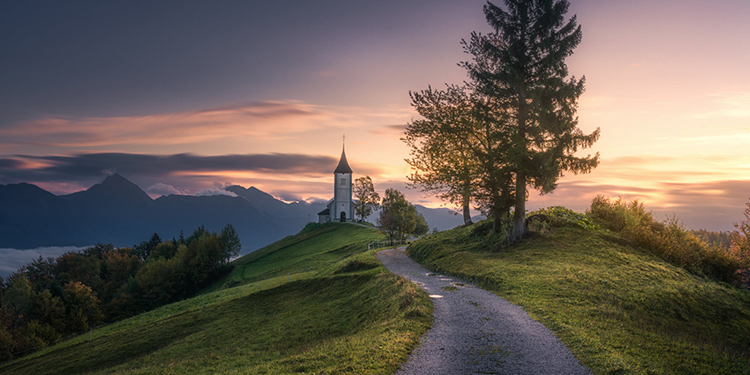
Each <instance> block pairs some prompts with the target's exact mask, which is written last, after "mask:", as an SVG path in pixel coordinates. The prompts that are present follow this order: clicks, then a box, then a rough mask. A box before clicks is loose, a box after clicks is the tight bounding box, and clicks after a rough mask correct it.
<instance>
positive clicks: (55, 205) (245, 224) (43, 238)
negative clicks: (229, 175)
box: [0, 174, 461, 254]
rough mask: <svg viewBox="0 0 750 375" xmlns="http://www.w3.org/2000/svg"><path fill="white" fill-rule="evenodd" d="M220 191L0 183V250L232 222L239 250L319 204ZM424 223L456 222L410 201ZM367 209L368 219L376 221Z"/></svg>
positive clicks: (273, 235) (298, 224)
mask: <svg viewBox="0 0 750 375" xmlns="http://www.w3.org/2000/svg"><path fill="white" fill-rule="evenodd" d="M226 190H227V191H229V192H232V193H234V194H236V195H237V196H236V197H231V196H226V195H214V196H200V197H198V196H185V195H169V196H162V197H160V198H158V199H155V200H154V199H151V197H149V196H148V194H146V193H145V192H144V191H143V190H142V189H141V188H140V187H138V185H136V184H134V183H132V182H130V181H129V180H128V179H126V178H125V177H123V176H120V175H118V174H113V175H111V176H108V177H107V178H105V179H104V181H102V182H101V183H99V184H96V185H94V186H92V187H91V188H89V189H87V190H85V191H80V192H77V193H73V194H69V195H62V196H56V195H54V194H52V193H50V192H48V191H45V190H44V189H41V188H39V187H37V186H35V185H31V184H27V183H21V184H10V185H0V248H15V249H30V248H36V247H43V246H89V245H93V244H96V243H100V242H101V243H112V244H114V245H115V246H133V245H135V244H138V243H140V242H141V241H146V240H148V239H149V238H150V237H151V235H152V234H154V233H158V234H159V236H160V237H162V238H164V239H169V238H173V237H178V236H179V235H180V232H183V233H184V234H185V235H188V234H190V233H192V231H193V230H195V229H196V228H198V227H199V226H205V228H206V229H207V230H211V231H220V230H221V229H222V228H223V227H224V226H226V225H227V224H232V225H233V226H234V227H235V229H236V230H237V233H238V234H239V236H240V240H241V241H242V248H243V250H242V254H246V253H248V252H250V251H252V250H255V249H258V248H260V247H262V246H265V245H268V244H270V243H272V242H274V241H277V240H279V239H280V238H282V237H285V236H288V235H292V234H294V233H297V232H298V231H299V230H300V229H302V228H303V227H304V226H305V225H306V224H307V223H308V222H310V221H314V222H317V220H318V216H317V214H318V212H320V211H322V210H324V209H325V207H326V205H325V203H307V202H293V203H286V202H282V201H280V200H278V199H276V198H274V197H273V196H271V195H270V194H268V193H265V192H263V191H261V190H259V189H257V188H255V187H250V188H247V189H246V188H244V187H242V186H236V185H235V186H230V187H227V188H226ZM417 210H418V211H419V212H420V213H422V214H423V215H424V216H425V219H426V220H427V223H428V225H429V226H430V228H438V229H441V230H442V229H450V228H453V227H455V226H457V225H460V224H461V219H460V217H458V216H455V215H453V213H452V211H450V210H448V209H446V208H439V209H430V208H426V207H423V206H417ZM376 218H377V215H376V214H374V215H372V216H371V217H370V220H376Z"/></svg>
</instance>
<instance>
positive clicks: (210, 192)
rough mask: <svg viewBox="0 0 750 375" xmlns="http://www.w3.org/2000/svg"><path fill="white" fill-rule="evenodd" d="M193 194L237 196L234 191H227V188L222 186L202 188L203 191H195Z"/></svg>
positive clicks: (202, 195)
mask: <svg viewBox="0 0 750 375" xmlns="http://www.w3.org/2000/svg"><path fill="white" fill-rule="evenodd" d="M193 195H195V196H196V197H210V196H214V195H226V196H229V197H236V196H237V194H235V193H232V192H231V191H226V190H224V189H221V188H209V189H206V190H201V191H199V192H197V193H195V194H193Z"/></svg>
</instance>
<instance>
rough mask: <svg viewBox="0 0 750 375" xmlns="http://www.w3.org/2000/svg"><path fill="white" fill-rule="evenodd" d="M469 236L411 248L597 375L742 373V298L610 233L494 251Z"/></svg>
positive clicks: (745, 343) (562, 236)
mask: <svg viewBox="0 0 750 375" xmlns="http://www.w3.org/2000/svg"><path fill="white" fill-rule="evenodd" d="M486 249H487V246H486V245H484V244H483V243H482V240H481V239H477V238H473V237H472V234H471V228H457V229H454V230H453V231H448V232H442V233H440V234H437V235H433V236H430V237H428V238H426V239H424V240H420V241H418V242H416V243H415V244H412V245H411V246H410V247H409V249H408V251H409V254H410V256H411V257H412V258H414V259H416V260H418V261H419V262H421V263H422V264H424V265H426V266H427V267H429V268H430V269H432V270H435V271H438V272H444V273H449V274H453V275H457V276H460V277H464V278H467V279H471V280H473V281H475V282H476V283H477V284H479V285H480V286H482V287H484V288H486V289H488V290H491V291H493V292H494V293H496V294H497V295H499V296H501V297H503V298H506V299H507V300H509V301H511V302H512V303H515V304H518V305H520V306H522V307H523V308H524V309H526V311H527V312H529V314H530V315H531V316H532V317H533V318H534V319H536V320H537V321H539V322H541V323H543V324H544V325H545V326H547V327H548V328H550V329H551V330H552V331H554V332H555V333H556V334H557V336H558V337H559V338H560V339H561V340H562V341H563V342H564V343H565V344H566V345H568V347H569V348H570V349H571V350H572V351H573V353H574V354H575V355H576V357H578V358H579V360H581V362H582V363H583V364H584V365H585V366H587V367H589V368H590V369H592V370H593V371H594V372H595V373H597V374H620V373H627V374H749V373H750V292H748V291H746V290H738V289H734V288H732V287H730V286H727V285H724V284H719V283H715V282H712V281H707V280H704V279H701V278H698V277H695V276H694V275H692V274H689V273H688V272H686V271H684V270H683V269H680V268H677V267H674V266H671V265H669V264H667V263H665V262H662V261H660V260H658V259H656V258H655V257H653V256H651V255H649V254H646V253H643V252H640V251H638V250H636V249H633V248H630V247H626V246H622V245H620V244H619V241H617V239H616V238H613V237H612V235H611V234H606V233H602V232H594V231H586V230H583V229H579V228H572V227H564V228H557V229H553V230H552V232H551V233H549V234H546V235H543V236H542V235H537V236H536V237H533V238H531V239H530V240H528V241H526V242H524V243H522V244H519V245H517V246H514V247H511V248H510V249H506V250H503V251H501V252H490V251H487V250H486Z"/></svg>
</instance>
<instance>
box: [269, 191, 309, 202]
mask: <svg viewBox="0 0 750 375" xmlns="http://www.w3.org/2000/svg"><path fill="white" fill-rule="evenodd" d="M270 194H271V195H273V196H274V197H276V198H277V199H280V200H282V201H284V202H300V201H304V199H302V197H301V196H300V195H299V194H298V193H296V192H291V191H286V190H273V191H271V192H270Z"/></svg>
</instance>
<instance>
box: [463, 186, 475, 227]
mask: <svg viewBox="0 0 750 375" xmlns="http://www.w3.org/2000/svg"><path fill="white" fill-rule="evenodd" d="M470 204H471V186H470V185H469V184H465V185H464V196H463V208H464V225H465V226H469V225H471V224H474V222H472V221H471V207H470Z"/></svg>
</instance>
